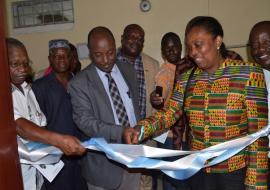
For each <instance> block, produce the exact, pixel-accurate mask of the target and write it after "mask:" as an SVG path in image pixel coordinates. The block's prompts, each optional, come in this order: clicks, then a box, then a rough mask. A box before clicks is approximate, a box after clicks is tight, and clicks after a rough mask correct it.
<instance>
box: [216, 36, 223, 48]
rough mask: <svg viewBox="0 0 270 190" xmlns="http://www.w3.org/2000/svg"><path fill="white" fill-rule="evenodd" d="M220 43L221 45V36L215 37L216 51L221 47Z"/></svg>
mask: <svg viewBox="0 0 270 190" xmlns="http://www.w3.org/2000/svg"><path fill="white" fill-rule="evenodd" d="M222 43H223V38H222V37H221V36H217V38H216V46H217V49H219V48H220V46H221V44H222Z"/></svg>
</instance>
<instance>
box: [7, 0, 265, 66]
mask: <svg viewBox="0 0 270 190" xmlns="http://www.w3.org/2000/svg"><path fill="white" fill-rule="evenodd" d="M12 1H14V0H6V7H7V13H8V15H7V16H8V23H9V29H8V30H9V35H10V36H12V37H15V38H18V39H19V40H21V41H22V42H23V43H24V44H25V45H26V47H27V49H28V53H29V56H30V58H31V59H32V61H33V62H34V65H33V68H34V70H35V71H38V70H40V69H43V68H45V67H47V65H48V61H47V56H48V41H49V40H51V39H55V38H66V39H68V40H70V41H71V42H72V43H74V44H76V43H84V42H86V41H87V34H88V32H89V30H91V29H92V28H93V27H95V26H99V25H103V26H106V27H108V28H110V29H111V30H112V32H113V33H114V35H115V38H116V42H117V45H118V46H119V45H120V38H121V34H122V31H123V29H124V27H125V26H126V25H128V24H130V23H137V24H139V25H141V26H142V27H143V28H144V30H145V33H146V38H145V45H144V51H145V52H146V53H148V54H150V55H151V56H152V57H154V58H156V59H157V60H159V61H162V59H161V55H160V40H161V38H162V36H163V34H164V33H166V32H170V31H172V32H176V33H177V34H179V35H180V37H181V40H182V41H184V40H183V36H184V35H183V33H184V29H185V26H186V24H187V22H188V21H189V20H190V19H191V18H192V17H194V16H198V15H210V16H214V17H216V18H217V19H218V20H219V21H220V22H221V24H222V25H223V29H224V32H225V39H224V40H225V43H226V44H227V45H234V44H245V43H246V42H247V39H248V34H249V31H250V28H251V27H252V26H253V25H254V24H255V23H256V22H257V21H260V20H270V0H150V1H151V3H152V9H151V11H150V12H147V13H144V12H141V11H140V10H139V3H140V0H74V12H75V25H74V28H73V29H71V30H67V31H57V32H46V33H45V32H44V33H31V34H14V33H13V31H12V24H11V23H12V22H11V21H12V20H11V18H10V17H11V16H10V15H11V11H10V10H11V8H10V3H11V2H12ZM235 50H236V51H237V52H239V53H240V54H241V56H242V57H243V58H245V59H246V58H247V54H246V48H237V49H235ZM88 62H89V61H88V60H84V61H83V66H85V65H87V64H88Z"/></svg>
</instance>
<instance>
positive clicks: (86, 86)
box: [68, 27, 140, 190]
mask: <svg viewBox="0 0 270 190" xmlns="http://www.w3.org/2000/svg"><path fill="white" fill-rule="evenodd" d="M88 48H89V55H90V58H91V60H92V64H90V65H89V66H88V67H86V68H85V69H84V70H83V71H81V72H80V73H79V74H78V75H76V76H75V77H74V79H73V80H72V81H71V82H70V84H69V87H68V90H69V92H70V95H71V102H72V106H73V118H74V121H75V123H76V124H77V126H78V127H79V128H80V130H81V131H82V132H83V133H84V134H85V135H86V136H87V137H103V138H105V139H106V141H107V142H108V143H123V137H124V139H125V136H126V135H129V134H130V133H133V132H134V135H137V133H136V134H135V130H134V129H133V128H131V127H129V126H135V124H136V121H137V120H138V119H140V114H139V108H138V96H139V95H138V90H137V89H138V87H137V83H136V76H135V72H134V69H133V67H132V66H131V65H129V64H124V63H120V62H116V47H115V39H114V37H113V34H112V33H111V31H110V30H109V29H107V28H105V27H96V28H94V29H92V30H91V31H90V32H89V34H88ZM112 80H113V83H114V84H112ZM112 85H114V86H115V87H116V88H117V89H118V92H117V94H118V95H119V97H118V100H119V102H121V106H120V105H118V107H116V105H115V101H114V100H115V99H114V97H113V95H111V86H112ZM116 88H114V89H116ZM115 93H116V92H115ZM115 93H114V94H115ZM120 99H121V100H120ZM119 102H118V103H119ZM119 107H121V108H123V107H124V108H125V109H121V111H123V110H124V113H123V115H121V117H119V115H118V113H119ZM123 118H126V119H123ZM82 164H83V166H82V168H83V176H84V177H85V179H86V180H87V184H88V189H89V190H90V189H91V190H104V189H118V190H127V189H128V190H138V189H139V179H140V174H139V173H134V172H133V173H131V170H128V169H126V168H124V167H123V166H122V165H120V164H117V163H115V162H113V161H111V160H109V159H108V158H107V157H106V156H105V155H104V154H102V153H98V152H91V151H89V152H88V153H87V155H86V156H85V158H84V159H83V163H82Z"/></svg>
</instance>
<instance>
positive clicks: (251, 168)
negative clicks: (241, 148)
mask: <svg viewBox="0 0 270 190" xmlns="http://www.w3.org/2000/svg"><path fill="white" fill-rule="evenodd" d="M245 96H246V109H247V118H248V131H249V133H254V132H256V131H258V130H259V129H261V128H263V127H264V126H266V124H267V118H268V115H267V114H268V107H267V90H266V88H265V82H264V75H263V72H262V69H261V68H260V67H258V66H257V65H255V64H254V65H253V67H251V72H250V77H249V80H248V81H247V84H246V87H245ZM267 152H268V139H267V137H263V138H260V139H258V140H257V141H255V142H254V143H253V144H251V145H250V146H249V147H248V150H247V172H246V179H245V184H246V186H247V187H248V188H249V189H267V171H268V164H267V160H268V158H267Z"/></svg>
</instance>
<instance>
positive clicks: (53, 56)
mask: <svg viewBox="0 0 270 190" xmlns="http://www.w3.org/2000/svg"><path fill="white" fill-rule="evenodd" d="M48 59H49V62H50V66H51V68H52V72H51V73H50V74H48V75H47V76H44V77H43V78H41V79H38V80H36V81H35V82H34V83H33V87H32V88H33V91H34V93H35V95H36V98H37V101H38V103H39V105H40V108H41V110H42V112H43V113H44V114H45V116H46V118H47V123H48V125H47V129H48V130H51V131H54V132H58V133H61V134H68V135H72V136H76V137H77V138H81V137H82V135H81V134H80V132H79V130H78V128H77V126H76V125H75V123H74V122H73V119H72V105H71V102H70V96H69V94H68V93H67V91H66V88H67V84H68V82H69V80H70V79H71V78H72V76H73V74H72V73H71V72H70V69H69V68H70V46H69V42H68V41H67V40H64V39H57V40H51V41H50V42H49V56H48ZM79 159H80V158H74V157H69V156H63V157H62V161H63V162H64V163H65V167H64V168H63V169H62V171H61V172H60V173H59V174H58V175H57V177H56V178H55V179H54V181H52V182H51V183H50V182H49V181H47V180H45V181H44V184H43V188H44V189H46V190H59V189H64V190H83V189H87V186H86V183H85V182H84V179H83V178H82V176H81V168H80V165H79V163H78V162H79Z"/></svg>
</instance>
